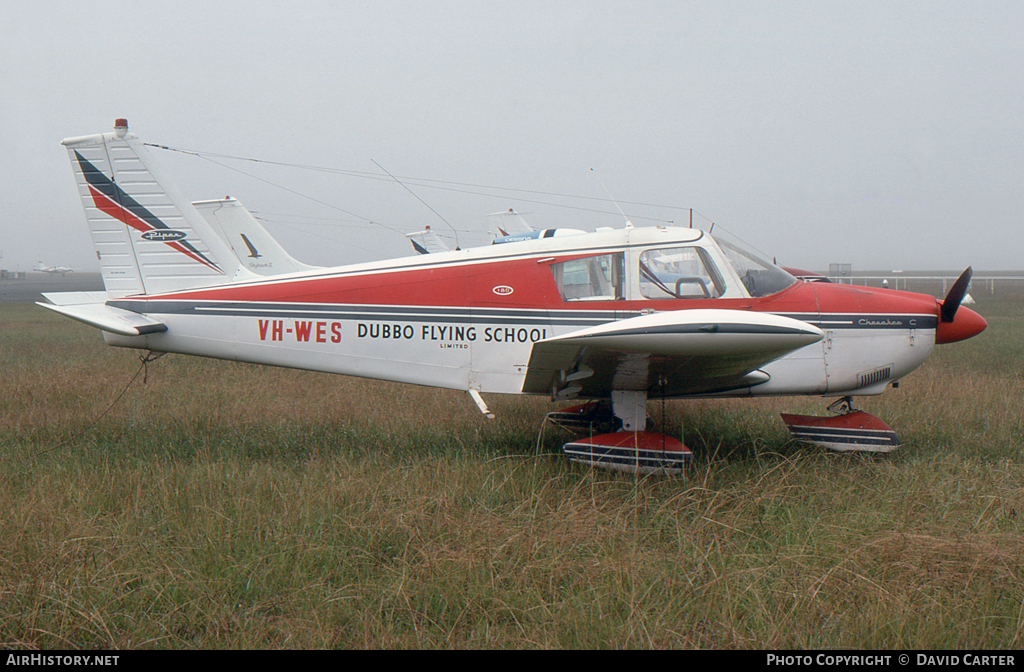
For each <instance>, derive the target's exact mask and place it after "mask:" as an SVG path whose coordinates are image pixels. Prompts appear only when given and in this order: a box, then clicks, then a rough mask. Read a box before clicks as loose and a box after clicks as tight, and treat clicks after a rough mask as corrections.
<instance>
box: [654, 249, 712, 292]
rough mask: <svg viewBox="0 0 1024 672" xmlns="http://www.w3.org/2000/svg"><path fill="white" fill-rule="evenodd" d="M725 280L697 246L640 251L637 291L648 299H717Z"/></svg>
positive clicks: (705, 253)
mask: <svg viewBox="0 0 1024 672" xmlns="http://www.w3.org/2000/svg"><path fill="white" fill-rule="evenodd" d="M723 292H725V281H724V280H722V275H721V274H720V273H719V272H718V269H717V268H716V267H715V264H714V262H713V261H712V260H711V258H710V257H709V256H708V253H707V252H705V251H704V250H703V249H701V248H699V247H692V246H691V247H670V248H666V249H662V250H647V251H645V252H643V253H641V254H640V293H641V294H643V295H644V296H645V297H647V298H648V299H717V298H718V297H720V296H721V295H722V293H723Z"/></svg>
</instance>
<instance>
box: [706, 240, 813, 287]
mask: <svg viewBox="0 0 1024 672" xmlns="http://www.w3.org/2000/svg"><path fill="white" fill-rule="evenodd" d="M718 244H719V246H720V247H721V248H722V251H723V252H725V256H726V257H728V258H729V262H730V263H731V264H732V265H733V268H734V270H735V271H736V275H738V276H740V280H742V281H743V286H744V287H745V288H746V289H747V293H748V294H750V295H751V296H753V297H759V296H768V295H769V294H774V293H776V292H781V291H782V290H784V289H785V288H786V287H789V286H790V285H792V284H793V283H794V282H796V278H794V277H793V276H792V275H790V274H789V273H787V272H786V271H784V270H782V269H781V268H779V267H778V266H776V265H775V264H773V263H771V262H769V261H765V260H764V259H761V258H760V257H758V256H757V255H756V254H754V253H752V252H749V251H747V250H744V249H742V248H740V247H738V246H737V245H734V244H732V243H729V242H726V241H724V240H722V239H721V238H718Z"/></svg>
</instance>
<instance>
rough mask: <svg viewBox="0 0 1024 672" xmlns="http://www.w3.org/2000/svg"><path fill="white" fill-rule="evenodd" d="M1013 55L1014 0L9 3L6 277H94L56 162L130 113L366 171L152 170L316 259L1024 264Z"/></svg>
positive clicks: (251, 150)
mask: <svg viewBox="0 0 1024 672" xmlns="http://www.w3.org/2000/svg"><path fill="white" fill-rule="evenodd" d="M1021 35H1024V3H1020V2H1017V1H1015V2H991V1H985V2H940V1H936V0H928V1H927V2H871V1H865V0H858V1H856V2H821V1H815V2H770V3H769V2H722V1H720V0H716V1H714V2H696V3H695V2H680V1H679V0H673V1H666V2H599V1H596V0H588V1H586V2H558V1H553V0H543V1H541V2H526V1H523V0H517V1H515V2H493V1H487V0H471V1H467V2H441V1H439V0H436V1H431V0H419V1H416V2H388V1H386V0H373V1H372V2H345V1H338V0H334V1H332V2H287V3H286V2H273V3H271V2H255V1H253V0H246V1H245V2H228V1H224V2H218V1H216V0H206V1H204V2H179V1H174V0H171V1H169V2H167V3H163V4H158V3H152V2H98V1H89V2H46V1H34V2H20V3H13V2H7V3H4V4H3V8H2V9H0V68H2V78H0V81H2V85H3V104H2V105H0V127H2V129H3V130H2V134H0V205H2V214H0V250H2V252H3V254H4V258H3V260H0V266H2V267H5V268H11V269H14V268H21V269H23V270H24V269H27V268H31V267H32V266H34V265H35V264H36V263H37V262H39V261H42V262H44V263H45V264H48V265H58V264H59V265H70V266H73V267H74V268H75V269H76V270H97V267H96V263H95V255H94V253H93V251H92V247H91V244H90V242H89V238H88V235H87V232H86V228H85V221H84V215H83V211H82V206H81V203H80V202H79V200H78V197H77V194H76V191H75V188H74V183H73V178H72V174H71V167H70V165H69V163H68V158H67V154H66V152H65V150H64V148H63V147H61V145H60V141H61V139H63V138H65V137H70V136H76V135H85V134H90V133H99V132H104V131H108V130H110V129H111V127H112V126H113V121H114V119H115V118H116V117H127V118H128V120H129V124H130V126H131V130H132V131H133V132H134V133H136V134H137V135H139V136H140V137H141V138H142V139H143V140H144V141H147V142H153V143H159V144H163V145H168V146H171V147H177V148H187V149H191V150H199V151H200V152H204V153H209V154H221V155H232V156H243V157H251V158H258V159H264V160H270V161H278V162H283V163H288V164H297V165H305V166H319V167H329V168H334V169H339V170H342V171H349V173H352V172H355V173H357V174H354V175H353V174H338V173H328V172H323V171H312V170H306V169H300V168H294V167H281V166H271V165H267V164H255V163H251V162H248V163H246V162H238V161H233V160H226V159H222V158H217V157H208V158H199V157H195V156H190V155H185V154H179V153H173V152H167V151H163V150H155V153H156V158H157V160H158V161H159V162H160V163H161V164H162V165H163V167H164V168H165V169H166V172H168V173H169V174H170V175H171V176H172V177H173V178H174V179H175V180H176V181H177V184H178V186H179V188H180V189H181V191H182V192H183V193H184V194H185V196H186V197H187V198H189V199H191V200H199V199H206V198H216V197H222V196H225V195H231V196H235V197H237V198H239V199H240V200H241V201H242V202H243V203H244V204H245V205H246V206H247V207H248V208H249V209H250V210H252V211H254V212H256V213H258V215H259V216H260V217H261V218H262V219H263V220H264V221H265V223H266V226H267V229H268V230H269V231H270V232H271V233H272V234H273V235H274V236H276V237H277V238H278V240H279V241H280V242H281V243H282V244H283V245H284V246H285V248H286V249H288V250H289V251H290V252H291V253H292V254H293V255H294V256H295V257H297V258H298V259H300V260H302V261H306V262H309V263H314V264H321V265H336V264H342V263H349V262H355V261H365V260H371V259H380V258H384V257H391V256H396V255H407V254H410V253H412V248H411V246H410V245H409V243H408V241H407V240H406V239H405V238H403V236H402V235H401V233H402V232H411V231H415V230H418V229H421V228H422V227H423V226H424V225H430V226H431V227H432V228H434V229H435V230H437V231H438V232H439V233H442V234H445V235H447V236H450V237H451V236H453V235H454V234H453V232H452V229H451V228H449V225H451V227H453V228H454V229H455V230H456V231H457V232H458V236H459V243H460V244H461V245H462V246H463V247H466V246H468V245H479V244H486V243H488V242H489V240H490V236H489V235H488V224H489V222H488V221H487V220H486V218H485V215H487V214H488V213H493V212H496V211H501V210H507V209H508V208H515V209H516V210H517V211H521V212H524V213H528V214H526V218H527V219H528V220H529V221H530V222H531V223H532V224H533V225H534V226H536V227H537V228H553V227H562V226H566V227H575V228H583V229H590V230H592V229H593V228H595V227H597V226H615V227H619V226H622V224H623V218H622V216H621V215H619V214H618V210H617V207H616V205H615V204H614V203H612V202H610V201H609V200H607V199H608V198H609V195H611V196H613V197H614V198H615V199H616V200H617V201H618V205H619V206H620V207H621V208H622V209H623V210H624V211H625V212H626V215H627V216H629V217H630V219H631V220H632V221H633V222H634V224H636V225H638V226H641V225H653V224H657V223H659V222H661V223H664V222H666V221H674V222H675V223H676V224H677V225H683V226H686V225H688V224H689V208H693V209H694V210H695V211H696V213H698V214H697V215H696V216H695V223H696V224H699V225H701V226H702V227H704V228H706V227H707V226H708V225H709V223H710V221H714V222H715V223H716V224H715V226H716V230H717V227H723V228H724V229H726V230H728V231H729V232H731V233H733V234H735V235H736V236H738V237H740V238H741V239H743V240H745V241H747V242H749V243H750V244H751V245H752V246H754V247H756V248H757V249H759V250H761V251H762V252H764V253H766V254H768V255H771V256H776V257H777V258H778V260H779V262H780V263H783V264H786V265H791V266H799V267H803V268H812V269H827V267H828V264H829V263H830V262H848V263H852V264H853V265H854V268H855V269H907V270H923V269H960V268H963V267H965V266H967V265H968V264H973V265H974V267H975V269H983V270H1015V269H1016V270H1019V269H1024V258H1022V256H1024V180H1022V172H1024V40H1022V39H1021ZM375 162H376V163H375ZM378 166H379V167H378ZM384 170H386V171H387V172H390V173H392V174H393V175H395V176H397V177H398V179H399V180H400V181H401V182H402V183H403V184H405V187H403V186H401V185H400V184H398V183H396V182H395V181H393V180H391V179H390V178H387V176H386V175H385V174H384ZM245 173H248V174H249V175H252V176H255V177H250V176H249V175H246V174H245ZM380 177H384V178H386V179H377V178H380ZM427 180H436V181H440V182H427ZM439 187H443V188H439ZM517 190H518V191H517ZM410 192H412V193H410ZM421 201H422V202H421ZM424 203H425V204H426V205H425V204H424ZM428 206H429V207H428ZM432 210H433V211H436V213H437V214H435V212H432ZM442 218H443V220H445V221H442ZM370 222H373V223H372V224H371V223H370ZM446 222H447V223H446Z"/></svg>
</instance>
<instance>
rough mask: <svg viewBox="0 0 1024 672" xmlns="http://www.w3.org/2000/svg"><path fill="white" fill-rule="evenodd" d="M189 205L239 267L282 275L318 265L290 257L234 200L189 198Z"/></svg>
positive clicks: (262, 273) (255, 271)
mask: <svg viewBox="0 0 1024 672" xmlns="http://www.w3.org/2000/svg"><path fill="white" fill-rule="evenodd" d="M192 205H193V207H195V209H196V210H197V211H198V212H199V214H200V215H202V216H203V219H205V220H206V223H207V224H209V225H210V228H212V229H213V230H214V231H215V232H216V233H217V235H218V236H220V239H221V240H222V241H224V243H225V244H227V245H228V247H230V248H231V251H232V252H234V254H235V257H236V258H237V259H238V261H239V262H240V263H241V264H242V266H243V267H244V268H246V269H247V270H249V271H251V272H253V273H256V274H258V275H282V274H284V273H297V272H299V271H312V270H315V269H317V268H320V267H319V266H310V265H308V264H304V263H302V262H300V261H296V260H295V259H293V258H292V256H291V255H289V254H288V253H287V252H285V250H284V248H283V247H281V245H280V244H279V243H278V242H277V241H276V240H274V238H273V237H272V236H271V235H270V234H269V233H267V230H266V229H264V228H263V226H262V225H261V224H260V223H259V222H258V221H256V218H255V217H253V216H252V213H251V212H249V211H248V210H246V209H245V206H243V205H242V204H241V203H239V202H238V200H237V199H234V198H231V197H228V198H224V199H218V200H214V201H193V202H192Z"/></svg>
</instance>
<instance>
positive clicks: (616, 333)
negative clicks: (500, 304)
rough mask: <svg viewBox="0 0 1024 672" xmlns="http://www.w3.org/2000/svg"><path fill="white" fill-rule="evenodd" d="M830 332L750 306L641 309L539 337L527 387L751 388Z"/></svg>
mask: <svg viewBox="0 0 1024 672" xmlns="http://www.w3.org/2000/svg"><path fill="white" fill-rule="evenodd" d="M823 337H824V334H823V332H822V331H821V330H820V329H818V328H817V327H815V326H813V325H810V324H807V323H806V322H801V321H799V320H794V319H792V318H788V317H782V316H780V315H773V314H770V313H754V312H749V311H743V310H717V309H716V310H678V311H670V312H664V313H654V314H650V315H641V316H640V317H633V318H630V319H626V320H620V321H618V322H610V323H608V324H603V325H600V326H597V327H591V328H588V329H582V330H580V331H574V332H572V333H570V334H565V335H563V336H558V337H556V338H550V339H547V340H544V341H539V342H538V343H535V344H534V346H533V351H532V352H531V354H530V363H529V366H528V369H527V373H526V379H525V381H524V383H523V392H526V393H529V394H551V395H552V397H560V398H569V397H574V396H582V397H606V396H608V394H609V393H610V392H611V390H637V391H640V390H646V391H647V392H648V393H650V394H652V395H654V394H658V395H661V394H665V395H667V396H682V395H691V394H709V393H713V392H721V391H725V390H733V389H739V388H743V387H750V386H752V385H757V384H760V383H763V382H766V381H767V380H768V375H767V374H765V373H763V372H761V371H758V369H760V368H761V367H762V366H764V365H765V364H768V363H769V362H772V361H774V360H776V359H778V358H779V357H782V356H783V355H786V354H788V353H790V352H792V351H794V350H797V349H799V348H802V347H804V346H807V345H810V344H812V343H817V342H818V341H820V340H821V339H822V338H823Z"/></svg>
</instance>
